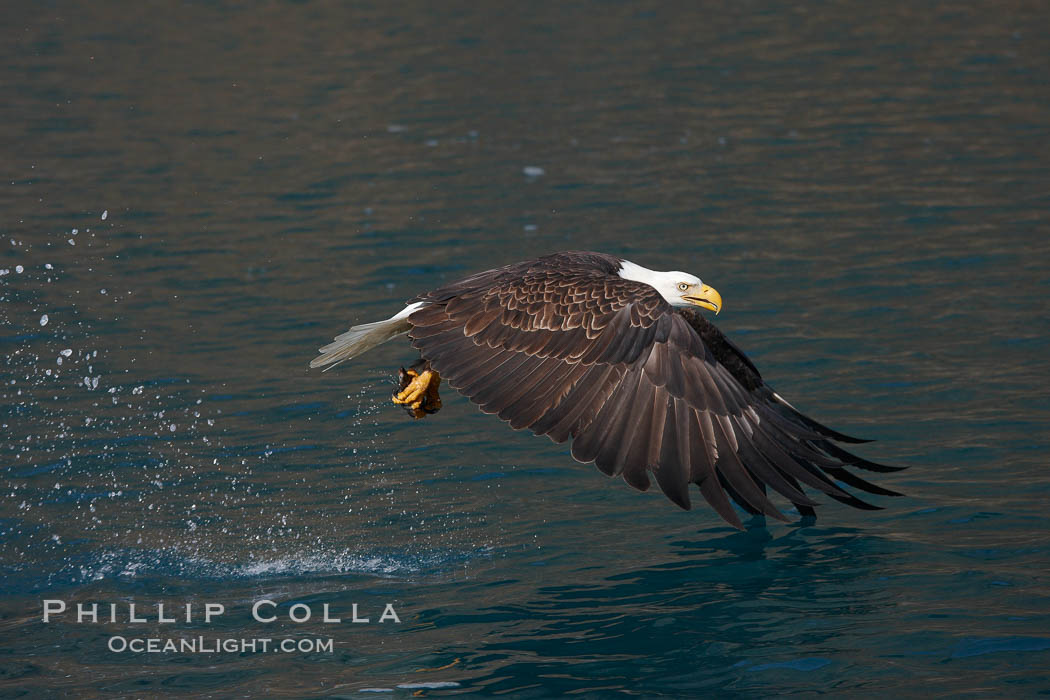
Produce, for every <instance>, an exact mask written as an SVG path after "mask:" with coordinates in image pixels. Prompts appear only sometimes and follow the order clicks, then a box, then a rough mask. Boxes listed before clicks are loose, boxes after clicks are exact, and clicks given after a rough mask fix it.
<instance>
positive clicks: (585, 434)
mask: <svg viewBox="0 0 1050 700" xmlns="http://www.w3.org/2000/svg"><path fill="white" fill-rule="evenodd" d="M721 308H722V298H721V296H720V295H719V294H718V292H717V291H715V290H714V289H713V288H712V287H710V286H708V285H706V284H704V283H703V282H701V280H700V279H699V278H697V277H696V276H694V275H691V274H687V273H685V272H657V271H654V270H649V269H647V268H644V267H642V266H641V265H636V264H635V263H632V262H630V261H628V260H623V259H621V258H618V257H615V256H612V255H605V254H603V253H592V252H577V251H573V252H563V253H555V254H553V255H547V256H544V257H540V258H536V259H534V260H527V261H524V262H518V263H514V264H512V265H507V266H505V267H500V268H496V269H494V270H488V271H486V272H480V273H478V274H475V275H472V276H470V277H467V278H466V279H463V280H460V281H458V282H453V283H452V284H448V285H446V286H444V287H441V288H439V289H435V290H434V291H431V292H426V293H424V294H420V295H419V296H417V297H415V298H413V299H411V300H410V301H409V303H408V305H407V306H406V307H405V308H404V309H402V310H401V311H400V312H399V313H397V314H395V315H394V316H392V317H391V318H389V319H386V320H385V321H379V322H376V323H367V324H364V325H360V326H354V327H353V328H351V329H350V330H348V331H347V332H345V333H343V334H342V335H340V336H338V337H336V338H335V340H334V342H332V343H331V344H329V345H326V346H324V347H322V348H321V349H320V352H321V355H320V356H319V357H317V358H316V359H314V360H313V361H312V362H311V363H310V366H311V367H326V368H331V367H332V366H334V365H336V364H338V363H340V362H342V361H344V360H348V359H350V358H352V357H355V356H357V355H359V354H360V353H362V352H365V351H366V350H369V349H371V348H373V347H375V346H377V345H379V344H381V343H384V342H386V341H388V340H391V339H392V338H396V337H398V336H401V335H405V334H407V335H408V337H409V339H410V340H411V342H412V345H413V346H414V347H415V348H416V349H417V350H419V353H420V360H419V362H417V363H416V364H414V365H413V366H412V368H411V369H409V370H405V369H402V370H401V375H400V384H399V387H398V391H397V392H395V394H394V397H393V400H394V402H395V403H397V404H399V405H402V406H403V407H405V408H406V409H408V410H409V411H410V412H411V413H412V415H414V416H415V417H416V418H421V417H423V416H425V415H427V414H429V413H433V412H435V411H437V410H438V409H439V408H440V407H441V400H440V396H439V395H438V391H437V389H438V384H439V383H440V380H441V378H442V377H444V378H445V380H446V381H447V382H448V383H449V385H450V386H452V387H453V388H454V389H456V390H457V391H459V392H460V393H461V394H463V395H465V396H466V397H467V398H469V399H470V400H471V401H472V402H474V403H475V404H477V405H478V406H480V407H481V410H482V411H483V412H485V413H494V414H496V415H497V416H499V417H500V419H502V420H504V421H506V422H507V423H509V424H510V426H511V427H512V428H514V429H515V430H521V429H523V428H528V429H529V430H531V431H532V432H534V433H536V434H537V435H546V436H548V437H549V438H550V439H551V440H553V441H554V442H557V443H562V442H565V441H566V440H569V439H571V440H572V456H573V457H574V458H575V459H576V460H578V461H580V462H584V463H587V462H594V463H595V465H596V466H597V467H598V469H600V470H601V471H603V472H604V473H605V474H607V475H609V476H615V475H620V476H621V477H623V479H624V481H626V482H627V483H628V484H630V485H631V486H633V487H634V488H636V489H639V490H642V491H645V490H646V489H648V488H649V486H650V474H651V475H652V477H653V478H655V479H656V483H657V484H658V485H659V486H660V489H661V490H662V491H663V492H664V494H666V495H667V497H668V498H669V499H670V500H671V501H673V502H674V503H676V504H677V505H679V506H681V507H682V508H684V509H687V510H688V509H689V508H690V501H689V488H688V487H689V484H690V483H694V484H697V485H698V486H699V489H700V494H701V495H702V496H703V497H704V499H705V500H706V501H707V502H708V503H709V504H710V505H711V507H712V508H714V510H715V511H716V512H717V513H718V514H719V515H720V516H721V517H722V518H723V519H725V520H726V522H728V523H729V524H731V525H733V526H735V527H737V528H740V527H742V524H741V521H740V518H739V516H738V515H737V512H736V511H735V510H734V508H733V507H732V505H731V502H730V499H732V501H735V502H736V503H737V504H738V505H739V506H740V507H741V508H742V509H743V510H745V511H747V512H748V513H751V514H755V515H758V514H764V515H768V516H771V517H774V518H778V519H780V520H784V521H786V520H787V518H786V517H785V516H784V515H783V514H782V513H781V512H780V510H779V509H778V508H777V507H776V506H775V505H774V504H773V503H772V502H771V501H770V499H769V497H768V495H767V488H766V487H767V486H768V487H770V488H772V489H773V490H774V491H776V492H777V493H779V494H780V495H782V496H783V497H784V498H786V499H787V500H788V501H790V502H791V503H792V504H793V505H794V506H795V508H796V509H797V510H798V512H799V513H800V514H801V515H803V516H814V515H815V512H814V510H813V509H814V506H816V505H817V502H816V501H814V500H812V499H811V498H810V497H809V496H808V495H807V494H806V493H805V492H804V491H803V486H808V487H810V488H812V489H815V490H817V491H819V492H822V493H824V494H825V495H826V496H828V497H829V498H833V499H835V500H837V501H841V502H842V503H846V504H848V505H851V506H854V507H856V508H861V509H866V510H872V509H876V508H877V506H873V505H871V504H869V503H866V502H864V501H862V500H860V499H859V498H857V497H856V496H854V495H852V494H851V493H849V492H847V491H846V490H845V488H844V486H849V487H853V488H856V489H860V490H862V491H866V492H868V493H873V494H880V495H886V496H898V495H900V494H898V493H896V492H894V491H890V490H888V489H884V488H881V487H879V486H876V485H875V484H872V483H869V482H868V481H865V480H864V479H861V478H859V477H858V476H856V475H855V474H853V473H852V472H851V471H849V470H848V469H847V467H859V468H861V469H867V470H870V471H875V472H890V471H896V470H898V469H901V468H902V467H889V466H886V465H881V464H876V463H874V462H869V461H867V460H865V459H862V458H861V457H858V456H856V455H854V454H851V453H850V452H847V451H846V450H844V449H843V448H842V447H840V446H839V445H837V444H836V443H859V442H867V441H866V440H860V439H857V438H852V437H849V436H848V435H843V434H842V433H839V432H836V431H834V430H832V429H831V428H828V427H826V426H824V425H822V424H820V423H818V422H816V421H814V420H812V419H811V418H808V417H806V416H804V415H802V414H801V413H799V412H798V411H797V410H796V409H795V408H794V407H793V406H791V404H789V403H788V402H787V401H785V400H784V399H783V398H781V397H780V395H779V394H777V393H776V392H775V391H773V390H772V388H770V387H769V385H767V384H766V383H765V382H764V381H763V380H762V377H761V375H759V373H758V370H757V369H756V368H755V366H754V364H752V363H751V361H750V360H749V359H748V358H747V356H746V355H744V353H743V352H742V351H741V350H740V349H739V348H738V347H737V346H736V345H735V344H734V343H733V342H732V341H731V340H729V339H728V338H727V337H726V336H724V335H723V334H722V332H721V331H719V330H718V329H717V328H716V327H715V326H714V325H712V324H711V322H710V321H708V320H707V319H706V318H705V317H704V316H703V315H702V314H701V313H699V311H698V310H697V309H706V310H709V311H714V312H715V313H716V314H717V313H718V311H719V310H720V309H721Z"/></svg>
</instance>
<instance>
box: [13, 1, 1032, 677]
mask: <svg viewBox="0 0 1050 700" xmlns="http://www.w3.org/2000/svg"><path fill="white" fill-rule="evenodd" d="M8 14H9V15H10V18H9V20H8V21H5V22H4V23H3V29H2V30H0V31H2V32H3V37H4V41H3V42H0V59H2V65H3V75H4V76H5V78H6V80H5V90H4V92H5V100H4V101H3V104H0V116H2V119H0V142H2V143H4V144H5V147H4V158H3V161H4V162H3V165H2V172H3V175H4V177H3V179H2V180H0V212H2V215H0V222H2V233H3V236H2V238H0V302H2V303H0V321H2V325H0V356H2V358H3V362H2V363H0V427H2V431H3V440H2V441H0V474H2V489H0V574H2V581H3V585H2V589H0V590H2V593H0V695H3V696H11V697H20V696H29V697H38V696H45V697H47V696H53V695H57V694H65V695H72V696H75V697H112V696H118V697H143V696H161V695H168V696H207V697H234V696H236V697H243V696H259V695H263V694H266V695H270V696H274V697H326V696H334V697H372V696H373V693H382V694H385V695H386V696H392V697H409V696H412V695H415V694H422V695H426V696H441V695H456V694H459V695H472V694H473V695H495V694H503V695H509V696H512V697H550V696H557V695H561V694H569V693H573V694H578V695H583V696H584V697H606V696H612V695H622V694H625V693H633V694H637V695H641V696H644V697H654V696H668V697H686V696H719V697H733V696H740V697H769V696H772V695H777V694H788V693H805V694H828V695H833V696H884V695H888V694H890V693H895V694H897V695H901V696H912V695H916V694H918V693H922V694H923V695H924V696H929V697H958V696H959V695H963V694H969V695H991V696H1000V697H1023V696H1030V695H1035V694H1038V693H1046V692H1050V671H1048V670H1047V669H1050V597H1048V589H1047V580H1046V571H1048V570H1050V552H1048V546H1047V542H1048V539H1050V537H1048V536H1050V527H1048V523H1047V519H1046V513H1045V510H1046V504H1047V503H1048V502H1050V501H1048V499H1050V477H1048V476H1047V457H1046V455H1047V449H1048V447H1050V431H1048V429H1047V423H1048V419H1050V401H1048V399H1047V395H1046V386H1047V378H1048V377H1050V360H1048V359H1047V358H1048V356H1050V352H1048V350H1050V322H1048V320H1047V318H1048V315H1047V302H1046V298H1047V294H1048V292H1050V237H1048V235H1047V234H1048V229H1047V211H1048V210H1050V208H1048V205H1050V197H1048V196H1047V192H1048V191H1050V188H1048V183H1050V151H1048V150H1047V147H1046V144H1047V143H1050V127H1048V126H1047V125H1048V124H1050V91H1048V89H1047V83H1046V77H1045V73H1046V71H1045V68H1046V65H1047V61H1048V60H1050V50H1048V48H1047V44H1046V42H1045V40H1044V39H1043V37H1042V34H1041V33H1040V29H1039V28H1040V27H1041V26H1042V25H1043V24H1045V13H1044V12H1043V11H1042V10H1041V8H1039V7H1037V6H1032V5H1028V4H1023V3H1008V4H1006V5H1003V4H1001V3H990V2H982V3H970V4H967V5H965V6H955V5H943V4H936V3H903V2H901V3H888V4H887V3H882V4H879V5H878V6H870V7H869V6H868V5H865V4H860V3H846V2H829V3H821V4H816V5H804V6H797V7H786V6H783V5H780V4H776V3H764V2H757V3H745V4H739V3H725V4H722V5H705V6H703V7H699V6H694V5H692V4H688V3H676V4H671V5H667V4H656V3H642V4H626V3H582V4H575V5H570V4H562V3H540V4H536V3H532V4H527V5H522V6H519V7H500V8H496V7H487V6H480V7H479V6H476V5H475V4H469V3H453V4H441V5H428V4H424V3H416V2H405V3H401V4H398V5H396V6H388V5H384V4H374V5H368V4H345V3H337V2H323V1H322V2H287V3H284V2H282V3H272V4H265V5H253V4H248V5H235V4H227V3H204V4H201V3H197V4H190V3H180V4H175V3H170V4H168V3H161V4H127V3H109V2H92V3H87V2H72V1H71V2H58V3H51V4H45V5H39V4H29V3H23V4H21V5H19V6H16V7H13V8H11V9H10V11H9V13H8ZM560 249H593V250H600V251H605V252H609V253H614V254H618V255H622V256H625V257H629V258H631V259H632V260H634V261H636V262H638V263H641V264H643V265H646V266H648V267H651V268H654V269H685V270H688V271H690V272H693V273H695V274H697V275H699V276H701V277H702V278H703V279H704V280H705V282H710V283H711V284H712V285H713V286H715V287H716V288H718V290H719V291H720V292H721V293H722V296H723V298H724V300H725V309H724V311H723V313H722V314H721V315H720V316H719V318H718V323H719V326H720V327H721V328H722V329H723V330H724V331H725V332H726V333H727V334H729V336H730V337H731V338H733V339H734V340H735V341H737V343H738V344H740V345H741V346H742V347H743V348H745V349H746V351H747V352H748V353H749V354H750V356H751V357H752V358H753V359H754V360H755V362H756V364H757V365H758V366H759V368H760V369H761V370H762V372H763V375H764V377H765V378H766V379H767V380H768V381H769V382H770V383H771V384H772V385H773V386H774V387H776V389H777V390H778V391H779V392H780V393H781V394H783V395H784V396H785V397H786V398H787V399H788V400H789V401H791V402H792V403H794V404H795V405H796V406H798V407H799V408H800V409H802V410H804V411H805V412H807V413H809V414H811V415H813V416H814V417H816V418H818V419H819V420H822V421H824V422H827V423H829V424H830V425H832V426H834V427H836V428H838V429H841V430H843V431H844V432H847V433H851V434H858V435H860V436H862V437H868V438H875V439H877V440H878V442H876V443H874V444H872V445H864V446H861V448H860V451H861V452H862V453H863V454H864V455H865V456H867V457H870V458H874V459H876V460H878V461H885V462H889V463H899V464H907V465H910V466H911V468H910V469H909V470H907V471H904V472H899V473H895V474H885V475H878V479H877V481H878V483H880V484H881V485H884V486H886V487H888V488H892V489H895V490H900V491H903V492H904V493H905V494H906V496H905V497H903V498H878V499H877V500H878V504H879V505H882V506H884V507H885V509H884V510H880V511H876V512H861V511H855V510H852V509H849V508H847V507H845V506H841V505H839V504H837V503H834V502H830V503H827V504H826V505H824V506H822V507H821V508H820V509H819V516H820V517H819V519H818V520H817V521H816V523H802V522H793V523H792V524H789V525H784V524H780V523H774V522H771V523H769V524H766V523H763V522H762V521H760V520H751V521H749V522H748V528H747V529H746V531H744V532H739V531H736V530H734V529H732V528H730V527H728V526H726V525H725V524H724V523H722V522H721V521H720V520H719V519H718V517H717V516H716V515H714V514H713V513H712V512H710V511H709V510H707V509H705V508H701V507H696V508H694V510H693V511H691V512H684V511H680V510H679V509H677V508H676V507H674V506H673V505H671V504H670V503H668V502H667V501H666V500H665V499H664V498H663V497H662V496H661V495H660V494H658V493H646V494H638V493H635V492H634V491H632V490H631V489H629V488H628V487H627V486H625V485H624V484H623V483H622V482H621V481H619V480H615V481H614V480H609V479H606V478H605V477H604V476H602V475H601V474H600V473H598V472H597V471H596V470H595V469H593V468H592V467H587V466H582V465H578V464H576V463H574V462H573V461H572V459H571V457H570V456H569V453H568V449H567V448H566V447H565V446H563V445H554V444H552V443H550V441H548V440H545V439H541V438H535V437H532V436H530V435H527V434H523V433H515V432H513V431H510V430H509V429H507V428H506V427H505V426H503V425H502V424H501V423H500V422H499V421H497V420H496V419H495V418H494V417H491V416H484V415H481V414H480V413H479V412H478V411H476V410H475V409H474V408H473V407H472V406H471V405H470V404H469V403H468V402H467V401H466V400H465V399H463V398H462V397H458V396H456V395H455V394H454V393H453V392H451V391H449V390H446V391H445V392H444V394H443V398H444V403H445V406H444V409H443V410H442V411H441V412H440V413H439V414H437V415H435V416H432V417H429V418H427V419H426V420H424V421H420V422H413V421H411V420H409V419H408V418H407V417H406V416H405V414H404V413H403V412H401V411H400V410H398V409H396V408H395V407H394V406H393V405H391V404H390V403H389V393H390V391H391V390H392V388H393V383H394V379H395V375H396V370H397V368H398V367H399V366H400V365H402V364H408V363H410V362H411V361H412V360H414V359H415V358H414V356H413V354H412V352H411V351H410V349H409V348H408V347H407V345H405V344H400V345H399V344H392V345H389V346H385V347H384V348H383V349H382V350H380V351H377V352H374V353H372V354H369V355H366V356H364V357H362V358H361V359H360V360H358V361H355V362H353V363H348V364H345V365H342V366H340V367H339V368H337V369H336V370H334V371H332V372H328V373H325V374H320V373H318V372H311V371H309V370H308V369H307V363H308V362H309V360H310V359H311V358H312V357H313V356H314V350H315V348H316V347H317V346H319V345H321V344H323V343H325V342H327V340H328V339H329V338H330V337H331V336H333V335H335V334H336V333H339V332H341V331H342V330H344V329H345V328H346V327H347V326H348V325H350V324H351V323H354V322H358V321H367V320H374V319H377V318H383V317H386V316H389V315H390V314H392V313H393V312H395V311H397V310H398V309H399V308H400V307H401V304H402V302H403V301H404V300H405V299H407V298H409V297H411V296H413V295H415V294H416V293H417V292H420V291H423V290H427V289H430V288H433V287H435V286H438V285H439V284H441V283H443V282H446V281H450V280H453V279H455V278H457V277H460V276H463V275H466V274H468V273H470V272H473V271H477V270H480V269H485V268H489V267H493V266H496V265H501V264H504V263H507V262H511V261H514V260H518V259H522V258H526V257H530V256H533V255H536V254H539V253H542V252H552V251H555V250H560ZM19 270H20V271H19ZM45 315H46V322H45V319H44V316H45ZM66 350H68V351H69V352H68V353H65V352H64V351H66ZM60 360H61V362H60ZM45 599H60V600H63V601H65V602H66V603H67V604H68V606H69V607H70V608H73V607H74V606H75V605H76V604H77V603H92V602H98V603H101V604H103V605H104V609H108V605H109V604H111V603H114V604H119V605H120V606H123V607H122V610H123V611H122V612H121V613H120V617H121V619H119V620H118V621H117V622H112V623H110V622H104V621H103V622H100V623H97V624H92V623H87V622H85V623H77V622H76V620H75V618H74V617H73V616H72V615H70V614H68V613H67V614H66V615H65V616H64V617H60V618H59V619H58V620H56V621H52V622H49V623H46V624H45V623H43V622H42V613H43V601H44V600H45ZM264 599H265V600H272V601H274V603H275V604H276V607H275V608H274V610H275V612H276V613H277V614H278V620H277V621H275V622H273V623H269V624H264V623H259V622H256V621H255V620H254V619H253V618H252V616H251V613H250V610H251V606H252V605H253V603H255V602H257V601H260V600H264ZM209 602H211V603H221V604H223V605H224V606H225V607H226V610H227V612H226V613H225V614H224V615H222V616H220V617H219V618H218V619H216V620H213V621H212V622H211V623H205V622H204V621H203V619H202V617H201V616H200V615H199V614H196V613H195V615H194V616H192V619H191V621H190V622H185V621H180V622H178V623H163V624H162V623H159V622H157V621H156V615H155V613H154V612H153V610H154V606H155V605H156V604H157V603H164V604H165V605H166V606H168V609H169V610H170V609H172V608H174V609H177V610H183V609H184V606H185V605H187V604H190V605H193V606H196V607H194V610H195V611H197V612H199V611H200V610H201V609H202V608H203V605H204V604H205V603H209ZM128 603H136V604H138V605H139V606H140V607H139V610H142V609H143V608H145V609H146V610H147V611H148V612H149V616H150V621H149V622H147V623H141V624H137V623H136V624H133V623H129V622H128V621H127V620H126V619H124V618H126V616H127V611H126V606H127V604H128ZM355 603H356V604H357V605H358V608H359V612H360V615H361V616H368V617H369V618H370V620H371V622H370V623H369V624H354V623H351V622H349V621H348V620H349V618H350V617H351V610H352V606H353V605H354V604H355ZM388 603H389V604H392V605H393V606H394V608H395V609H396V612H397V614H398V616H399V618H400V623H394V622H384V623H382V624H380V623H379V622H378V618H379V617H380V615H381V614H382V612H383V610H384V606H385V605H386V604H388ZM297 604H305V605H308V606H309V607H310V609H311V611H312V613H313V617H312V618H311V619H310V620H309V621H307V622H304V623H295V622H291V621H289V619H288V616H289V613H291V612H293V606H295V605H297ZM325 604H327V605H329V607H330V610H331V611H332V613H333V614H334V615H337V616H340V617H341V618H343V620H344V621H343V622H342V623H339V624H333V623H325V622H323V621H322V620H321V609H322V606H323V605H325ZM300 609H301V608H300ZM197 635H203V636H207V637H209V638H214V637H228V638H235V639H242V638H258V637H273V638H291V639H294V640H301V639H307V640H313V639H325V640H327V639H330V640H332V643H333V648H332V650H331V651H313V652H300V651H295V652H293V653H279V654H274V653H262V652H254V653H252V652H246V653H240V652H238V653H213V654H202V653H192V654H191V653H153V654H149V653H132V652H113V651H110V650H109V649H108V648H107V645H108V643H109V640H110V639H111V638H113V637H114V636H124V637H133V636H138V637H174V638H189V637H194V636H197Z"/></svg>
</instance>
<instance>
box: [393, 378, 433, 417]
mask: <svg viewBox="0 0 1050 700" xmlns="http://www.w3.org/2000/svg"><path fill="white" fill-rule="evenodd" d="M440 384H441V377H440V376H439V375H438V373H437V372H435V371H434V370H430V369H427V370H423V371H422V372H416V371H415V370H412V369H407V370H406V369H405V368H404V367H402V368H401V371H400V372H398V389H399V391H397V392H396V393H395V394H394V395H393V397H392V398H393V401H394V403H395V404H397V405H399V406H401V407H403V408H404V409H405V410H406V411H407V412H408V413H409V414H411V416H412V417H413V418H415V419H416V420H419V419H420V418H423V417H424V416H426V415H427V414H429V413H437V412H438V411H440V410H441V397H440V396H439V395H438V386H439V385H440Z"/></svg>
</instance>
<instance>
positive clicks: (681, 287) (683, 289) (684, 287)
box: [678, 282, 689, 292]
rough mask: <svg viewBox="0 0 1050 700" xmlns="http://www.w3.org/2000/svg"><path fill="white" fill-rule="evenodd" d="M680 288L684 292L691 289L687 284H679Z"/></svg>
mask: <svg viewBox="0 0 1050 700" xmlns="http://www.w3.org/2000/svg"><path fill="white" fill-rule="evenodd" d="M678 288H679V289H680V290H682V291H683V292H684V291H686V290H687V289H689V285H688V284H686V283H685V282H679V283H678Z"/></svg>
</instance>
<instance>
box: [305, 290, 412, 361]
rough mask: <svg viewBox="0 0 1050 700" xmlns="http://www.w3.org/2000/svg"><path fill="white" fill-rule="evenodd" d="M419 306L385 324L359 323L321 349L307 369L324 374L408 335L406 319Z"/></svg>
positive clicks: (408, 324)
mask: <svg viewBox="0 0 1050 700" xmlns="http://www.w3.org/2000/svg"><path fill="white" fill-rule="evenodd" d="M422 305H423V302H416V303H415V304H409V305H408V306H406V307H405V308H404V309H402V310H401V311H400V313H398V314H396V315H394V316H391V317H390V318H388V319H386V320H385V321H375V322H374V323H362V324H361V325H360V326H354V327H352V328H351V329H350V330H348V331H347V332H346V333H342V334H340V335H337V336H336V337H335V340H333V341H332V342H331V343H329V344H328V345H325V346H324V347H323V348H320V350H319V352H320V353H321V354H320V355H318V356H317V357H315V358H314V359H313V360H312V361H311V362H310V367H324V368H325V371H326V372H327V371H328V370H330V369H332V367H335V366H336V365H337V364H339V363H340V362H344V361H345V360H349V359H351V358H353V357H357V356H358V355H360V354H361V353H363V352H367V351H368V350H371V349H372V348H374V347H375V346H377V345H382V344H383V343H385V342H386V341H388V340H392V339H394V338H396V337H398V336H399V335H404V334H405V333H408V331H410V330H411V329H412V324H411V323H409V322H408V317H409V315H410V314H411V313H412V312H413V311H415V310H416V309H418V308H419V307H420V306H422Z"/></svg>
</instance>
